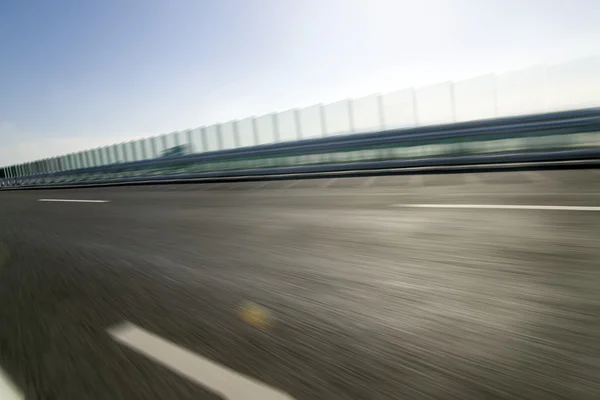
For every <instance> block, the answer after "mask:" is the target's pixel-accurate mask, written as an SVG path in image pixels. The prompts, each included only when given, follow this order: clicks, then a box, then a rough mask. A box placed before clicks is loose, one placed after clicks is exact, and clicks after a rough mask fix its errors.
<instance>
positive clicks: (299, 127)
mask: <svg viewBox="0 0 600 400" xmlns="http://www.w3.org/2000/svg"><path fill="white" fill-rule="evenodd" d="M294 122H296V139H297V140H301V139H302V123H301V122H300V110H298V109H297V108H296V109H295V110H294Z"/></svg>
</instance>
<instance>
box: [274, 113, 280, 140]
mask: <svg viewBox="0 0 600 400" xmlns="http://www.w3.org/2000/svg"><path fill="white" fill-rule="evenodd" d="M272 118H273V139H274V141H275V142H279V141H280V140H281V139H280V138H281V136H280V134H279V123H278V121H277V113H273V115H272Z"/></svg>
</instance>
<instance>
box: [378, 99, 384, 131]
mask: <svg viewBox="0 0 600 400" xmlns="http://www.w3.org/2000/svg"><path fill="white" fill-rule="evenodd" d="M377 111H378V113H379V125H380V128H381V129H385V111H384V106H383V94H381V93H379V94H378V95H377Z"/></svg>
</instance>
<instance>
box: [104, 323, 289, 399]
mask: <svg viewBox="0 0 600 400" xmlns="http://www.w3.org/2000/svg"><path fill="white" fill-rule="evenodd" d="M108 332H109V334H110V335H111V336H112V337H113V338H114V339H115V340H116V341H118V342H120V343H122V344H124V345H126V346H128V347H130V348H132V349H134V350H137V351H138V352H140V353H142V354H144V355H145V356H147V357H148V358H151V359H153V360H154V361H157V362H158V363H160V364H162V365H164V366H166V367H167V368H169V369H171V370H173V371H174V372H176V373H178V374H180V375H182V376H184V377H186V378H188V379H190V380H192V381H194V382H196V383H198V384H200V385H202V386H204V387H206V388H208V389H209V390H211V391H213V392H215V393H216V394H220V395H222V396H224V397H225V398H227V399H229V400H253V399H261V400H294V398H293V397H291V396H290V395H288V394H287V393H284V392H282V391H280V390H278V389H275V388H272V387H270V386H267V385H265V384H264V383H262V382H259V381H257V380H255V379H252V378H250V377H247V376H244V375H242V374H240V373H238V372H236V371H234V370H232V369H229V368H227V367H224V366H222V365H219V364H217V363H215V362H214V361H211V360H209V359H207V358H204V357H202V356H199V355H198V354H194V353H192V352H191V351H189V350H186V349H184V348H182V347H179V346H178V345H176V344H175V343H172V342H170V341H168V340H165V339H163V338H161V337H159V336H156V335H154V334H152V333H150V332H148V331H145V330H143V329H142V328H139V327H137V326H136V325H134V324H131V323H129V322H126V323H124V324H123V325H120V326H117V327H115V328H113V329H110V330H109V331H108Z"/></svg>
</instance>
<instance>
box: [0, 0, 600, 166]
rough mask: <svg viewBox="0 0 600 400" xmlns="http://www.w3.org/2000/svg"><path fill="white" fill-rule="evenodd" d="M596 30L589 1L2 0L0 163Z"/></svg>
mask: <svg viewBox="0 0 600 400" xmlns="http://www.w3.org/2000/svg"><path fill="white" fill-rule="evenodd" d="M599 43H600V2H598V1H596V0H587V1H586V0H570V1H569V0H564V1H563V0H555V1H547V2H541V1H535V0H532V1H528V0H521V1H516V0H504V1H500V0H485V1H482V0H456V1H452V0H419V1H416V0H415V1H403V0H371V1H366V0H364V1H358V0H345V1H344V0H296V1H292V0H237V1H234V0H214V1H210V2H209V1H202V0H196V1H192V0H164V1H158V0H127V1H123V0H97V1H90V0H70V1H66V0H54V1H46V0H37V1H36V0H3V1H2V2H0V138H1V139H2V141H1V143H0V165H6V164H9V163H12V162H17V161H26V160H30V159H32V158H36V157H41V156H53V155H59V154H63V153H67V152H70V151H74V150H83V149H86V148H91V147H94V146H98V145H104V144H110V143H113V142H117V141H122V140H127V139H130V138H137V137H144V136H150V135H157V134H161V133H166V132H172V131H175V130H181V129H186V128H193V127H197V126H201V125H209V124H212V123H216V122H223V121H227V120H231V119H234V118H243V117H246V116H250V115H261V114H265V113H269V112H272V111H276V110H277V111H281V110H285V109H289V108H292V107H299V106H306V105H310V104H312V103H317V102H329V101H335V100H338V99H341V98H345V97H355V96H356V97H357V96H361V95H366V94H370V93H374V92H379V91H391V90H395V89H401V88H404V87H407V86H412V85H423V84H428V83H434V82H438V81H444V80H448V79H461V78H468V77H471V76H475V75H478V74H482V73H488V72H494V71H497V72H503V71H508V70H512V69H517V68H520V67H525V66H528V65H533V64H537V63H541V62H547V61H553V60H566V59H569V58H575V57H579V56H586V55H589V54H593V53H595V52H597V51H598V44H599Z"/></svg>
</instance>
